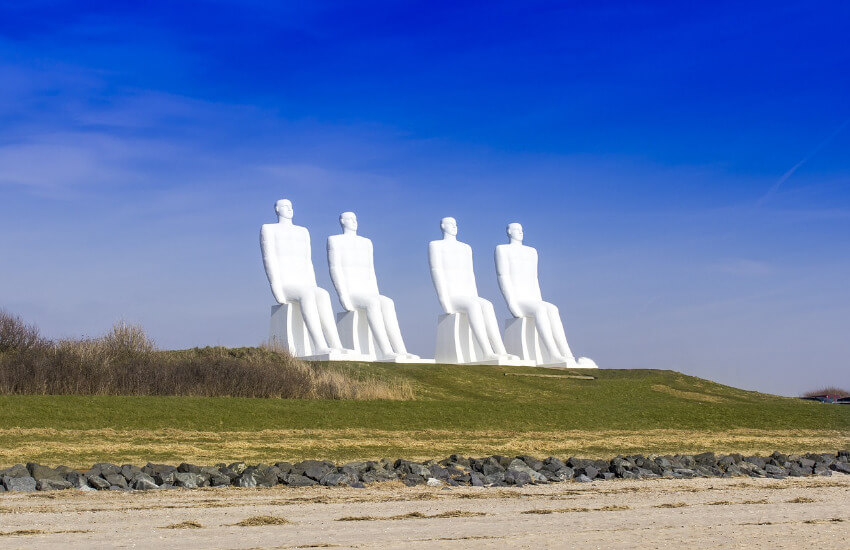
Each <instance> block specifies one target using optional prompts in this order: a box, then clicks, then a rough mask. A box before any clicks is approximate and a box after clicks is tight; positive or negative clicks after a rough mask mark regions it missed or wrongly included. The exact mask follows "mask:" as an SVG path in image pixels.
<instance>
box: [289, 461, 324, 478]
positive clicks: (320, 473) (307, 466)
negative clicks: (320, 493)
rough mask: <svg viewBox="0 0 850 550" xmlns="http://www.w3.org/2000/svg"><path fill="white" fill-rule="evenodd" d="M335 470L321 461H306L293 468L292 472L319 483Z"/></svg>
mask: <svg viewBox="0 0 850 550" xmlns="http://www.w3.org/2000/svg"><path fill="white" fill-rule="evenodd" d="M333 469H334V466H333V465H332V464H329V463H327V462H324V461H321V460H304V461H303V462H299V463H298V464H296V465H295V466H293V467H292V472H293V473H297V474H301V475H304V476H307V477H309V478H310V479H314V480H316V481H319V480H320V479H322V477H324V476H325V474H327V473H329V472H330V471H331V470H333Z"/></svg>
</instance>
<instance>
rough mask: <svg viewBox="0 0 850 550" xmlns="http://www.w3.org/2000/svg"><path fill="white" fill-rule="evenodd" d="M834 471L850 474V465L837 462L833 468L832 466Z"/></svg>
mask: <svg viewBox="0 0 850 550" xmlns="http://www.w3.org/2000/svg"><path fill="white" fill-rule="evenodd" d="M830 468H832V470H833V471H836V472H841V473H842V474H850V464H847V463H846V462H836V463H835V464H833V465H832V466H830Z"/></svg>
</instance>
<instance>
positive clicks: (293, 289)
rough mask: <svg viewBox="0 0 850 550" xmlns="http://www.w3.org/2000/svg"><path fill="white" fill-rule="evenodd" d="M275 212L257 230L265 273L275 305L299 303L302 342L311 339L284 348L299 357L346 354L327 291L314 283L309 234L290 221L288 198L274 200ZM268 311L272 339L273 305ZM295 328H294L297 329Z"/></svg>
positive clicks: (290, 208) (314, 276)
mask: <svg viewBox="0 0 850 550" xmlns="http://www.w3.org/2000/svg"><path fill="white" fill-rule="evenodd" d="M275 212H276V213H277V216H278V223H269V224H265V225H263V227H262V229H261V230H260V247H261V249H262V252H263V265H264V266H265V268H266V276H267V277H268V279H269V285H270V286H271V290H272V294H273V295H274V298H275V300H276V301H277V302H278V303H279V304H284V305H285V306H288V305H292V304H298V305H299V307H300V317H303V323H304V325H306V328H307V333H308V334H307V335H306V336H308V339H306V338H305V341H306V342H307V343H309V342H310V341H312V346H309V345H307V346H298V347H303V348H304V349H301V350H295V349H289V350H288V351H290V352H292V353H293V354H294V355H299V356H305V355H312V356H322V355H333V354H335V353H336V354H345V353H347V350H344V349H343V347H342V343H341V342H340V340H339V334H338V333H337V329H336V323H335V322H334V313H333V308H332V307H331V298H330V294H328V291H327V290H325V289H323V288H319V286H318V285H317V284H316V274H315V272H314V270H313V260H312V257H311V254H310V233H309V232H308V231H307V228H306V227H300V226H298V225H294V224H293V223H292V217H293V214H294V211H293V208H292V202H290V201H289V200H287V199H281V200H279V201H277V203H275ZM278 309H279V308H278ZM272 311H273V313H272V315H273V319H272V322H273V330H272V332H273V335H272V336H273V338H274V315H275V311H276V310H275V309H274V308H273V310H272ZM289 314H291V311H289ZM295 330H296V331H297V330H298V328H296V329H295ZM282 344H287V342H282Z"/></svg>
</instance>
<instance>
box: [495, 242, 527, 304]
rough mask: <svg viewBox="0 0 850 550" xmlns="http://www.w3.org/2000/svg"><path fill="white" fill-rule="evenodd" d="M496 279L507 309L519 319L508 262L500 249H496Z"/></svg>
mask: <svg viewBox="0 0 850 550" xmlns="http://www.w3.org/2000/svg"><path fill="white" fill-rule="evenodd" d="M495 257H496V277H497V278H498V279H499V288H500V289H501V291H502V296H504V297H505V302H507V304H508V309H509V310H510V312H511V315H513V316H514V317H521V315H520V313H519V307H517V303H516V297H515V293H514V285H513V281H512V280H511V266H510V260H509V259H508V257H507V254H505V253H504V252H503V251H502V249H501V248H500V247H498V246H497V247H496V253H495Z"/></svg>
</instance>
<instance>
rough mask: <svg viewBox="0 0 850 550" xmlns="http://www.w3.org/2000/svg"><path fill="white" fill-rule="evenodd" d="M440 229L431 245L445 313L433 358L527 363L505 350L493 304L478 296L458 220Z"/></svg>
mask: <svg viewBox="0 0 850 550" xmlns="http://www.w3.org/2000/svg"><path fill="white" fill-rule="evenodd" d="M440 228H441V229H442V231H443V239H442V240H439V241H431V243H429V245H428V261H429V263H430V265H431V278H432V279H433V281H434V288H435V289H436V290H437V297H438V298H439V300H440V304H441V305H442V306H443V310H444V311H445V312H446V314H445V315H441V316H440V318H439V321H438V325H437V350H436V352H435V354H434V359H435V360H436V362H437V363H453V364H464V363H481V364H501V365H507V364H520V365H522V364H526V362H523V361H519V360H518V357H516V356H514V355H509V354H508V352H507V351H506V350H505V346H504V344H503V343H502V335H501V334H500V333H499V324H498V321H497V320H496V312H495V311H494V309H493V304H492V303H490V302H489V301H487V300H485V299H484V298H481V297H480V296H478V287H477V285H476V284H475V272H474V271H473V267H472V248H471V247H470V246H469V245H468V244H466V243H462V242H460V241H458V240H457V221H456V220H455V219H454V218H443V219H442V221H441V222H440ZM531 364H533V363H531Z"/></svg>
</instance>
